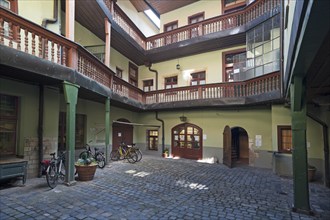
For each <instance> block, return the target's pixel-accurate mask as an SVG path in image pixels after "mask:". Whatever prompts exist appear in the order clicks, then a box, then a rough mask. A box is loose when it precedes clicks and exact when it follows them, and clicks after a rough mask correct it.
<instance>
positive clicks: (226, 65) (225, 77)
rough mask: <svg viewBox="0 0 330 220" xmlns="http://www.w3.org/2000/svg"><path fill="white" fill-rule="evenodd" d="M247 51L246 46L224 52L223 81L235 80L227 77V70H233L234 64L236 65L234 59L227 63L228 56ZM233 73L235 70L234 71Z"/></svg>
mask: <svg viewBox="0 0 330 220" xmlns="http://www.w3.org/2000/svg"><path fill="white" fill-rule="evenodd" d="M243 52H246V48H241V49H236V50H230V51H226V52H223V53H222V82H233V81H234V79H233V81H229V79H228V77H227V75H228V74H227V70H229V69H232V70H233V65H234V61H233V62H232V63H229V64H227V63H226V56H228V55H232V56H234V55H236V54H240V53H243ZM232 73H233V71H232Z"/></svg>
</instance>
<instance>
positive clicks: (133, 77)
mask: <svg viewBox="0 0 330 220" xmlns="http://www.w3.org/2000/svg"><path fill="white" fill-rule="evenodd" d="M128 71H129V83H130V84H132V85H133V86H136V87H137V86H138V67H137V66H135V65H134V64H133V63H131V62H129V66H128Z"/></svg>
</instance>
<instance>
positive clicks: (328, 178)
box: [307, 113, 330, 188]
mask: <svg viewBox="0 0 330 220" xmlns="http://www.w3.org/2000/svg"><path fill="white" fill-rule="evenodd" d="M307 116H308V117H310V118H311V119H313V120H314V121H316V122H317V123H319V124H320V125H322V127H323V146H324V185H325V186H326V187H328V188H330V167H329V142H328V140H329V137H328V126H327V124H326V123H324V122H323V121H321V120H320V119H319V118H317V117H316V116H314V115H312V114H311V113H307Z"/></svg>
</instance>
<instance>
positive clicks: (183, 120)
mask: <svg viewBox="0 0 330 220" xmlns="http://www.w3.org/2000/svg"><path fill="white" fill-rule="evenodd" d="M179 118H180V121H182V122H186V121H187V117H186V116H184V115H182V116H180V117H179Z"/></svg>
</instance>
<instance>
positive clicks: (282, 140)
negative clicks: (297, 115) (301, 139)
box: [277, 126, 292, 153]
mask: <svg viewBox="0 0 330 220" xmlns="http://www.w3.org/2000/svg"><path fill="white" fill-rule="evenodd" d="M277 140H278V151H279V152H281V153H291V152H292V130H291V126H277Z"/></svg>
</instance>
